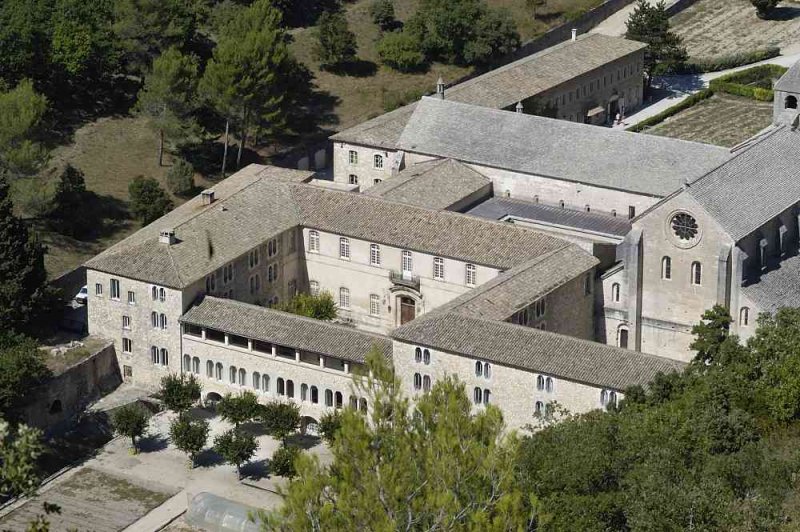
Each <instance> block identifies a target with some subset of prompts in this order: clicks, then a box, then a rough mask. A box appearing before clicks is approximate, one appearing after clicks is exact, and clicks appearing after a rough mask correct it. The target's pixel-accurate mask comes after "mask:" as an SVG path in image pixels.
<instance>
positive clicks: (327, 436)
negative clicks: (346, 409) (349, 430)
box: [319, 410, 342, 445]
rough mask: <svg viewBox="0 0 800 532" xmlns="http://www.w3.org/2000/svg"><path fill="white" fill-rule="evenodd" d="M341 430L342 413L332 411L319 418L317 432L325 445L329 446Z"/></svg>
mask: <svg viewBox="0 0 800 532" xmlns="http://www.w3.org/2000/svg"><path fill="white" fill-rule="evenodd" d="M340 428H342V411H341V410H334V411H332V412H325V413H324V414H322V417H320V418H319V432H320V435H321V436H322V439H323V440H325V443H327V444H328V445H331V444H332V443H333V440H334V439H335V438H336V433H337V432H338V431H339V429H340Z"/></svg>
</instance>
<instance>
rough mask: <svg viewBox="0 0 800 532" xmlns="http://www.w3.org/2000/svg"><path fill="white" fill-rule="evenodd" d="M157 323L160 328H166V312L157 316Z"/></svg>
mask: <svg viewBox="0 0 800 532" xmlns="http://www.w3.org/2000/svg"><path fill="white" fill-rule="evenodd" d="M158 323H159V325H160V326H161V328H162V329H166V328H167V315H166V314H161V315H160V316H159V317H158Z"/></svg>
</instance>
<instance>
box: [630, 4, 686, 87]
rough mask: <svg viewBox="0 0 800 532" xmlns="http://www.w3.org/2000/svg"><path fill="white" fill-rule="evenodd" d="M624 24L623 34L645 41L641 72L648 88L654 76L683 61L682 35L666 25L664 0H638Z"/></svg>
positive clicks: (667, 17)
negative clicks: (654, 1) (651, 0)
mask: <svg viewBox="0 0 800 532" xmlns="http://www.w3.org/2000/svg"><path fill="white" fill-rule="evenodd" d="M626 25H627V31H626V33H625V37H626V38H628V39H632V40H634V41H639V42H643V43H646V44H647V48H646V49H645V51H644V73H645V76H646V82H647V87H648V88H649V87H650V86H651V85H652V83H653V77H654V76H656V75H658V74H664V73H669V72H673V71H675V70H676V69H677V68H678V67H680V66H681V65H682V64H683V63H685V62H686V59H687V58H688V54H687V53H686V47H684V46H683V42H682V41H681V38H680V37H679V36H678V35H677V34H675V33H673V32H672V31H670V29H669V14H668V13H667V7H666V4H665V3H664V1H663V0H659V2H658V3H655V4H651V3H650V2H648V1H647V0H637V2H636V6H635V7H634V9H633V13H631V14H630V16H629V17H628V21H627V22H626Z"/></svg>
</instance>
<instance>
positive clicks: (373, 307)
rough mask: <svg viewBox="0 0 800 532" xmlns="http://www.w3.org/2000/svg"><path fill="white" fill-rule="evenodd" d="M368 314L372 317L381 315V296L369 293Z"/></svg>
mask: <svg viewBox="0 0 800 532" xmlns="http://www.w3.org/2000/svg"><path fill="white" fill-rule="evenodd" d="M369 315H370V316H373V317H378V316H380V315H381V296H379V295H378V294H370V295H369Z"/></svg>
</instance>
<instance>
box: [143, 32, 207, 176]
mask: <svg viewBox="0 0 800 532" xmlns="http://www.w3.org/2000/svg"><path fill="white" fill-rule="evenodd" d="M197 82H198V77H197V58H195V57H194V56H191V55H184V54H182V53H181V52H180V50H178V49H177V48H169V49H168V50H166V51H165V52H164V53H162V54H161V55H160V56H158V57H157V58H156V59H155V60H154V61H153V68H152V70H151V71H150V72H149V73H148V75H147V76H146V77H145V82H144V87H143V88H142V90H141V91H139V96H138V99H137V101H136V108H135V110H136V112H137V113H138V114H139V115H141V116H144V117H146V118H147V119H148V122H149V123H150V124H151V126H152V127H153V128H154V129H155V130H156V131H157V132H158V165H159V166H161V165H162V163H163V159H164V137H165V136H167V137H168V138H169V139H170V140H171V142H172V143H173V145H174V146H175V147H179V146H180V145H182V144H184V143H186V142H188V141H191V140H195V139H196V138H197V137H198V134H199V126H198V125H197V120H196V119H195V118H194V112H195V110H196V109H197V106H198V100H197Z"/></svg>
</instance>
